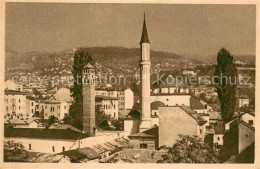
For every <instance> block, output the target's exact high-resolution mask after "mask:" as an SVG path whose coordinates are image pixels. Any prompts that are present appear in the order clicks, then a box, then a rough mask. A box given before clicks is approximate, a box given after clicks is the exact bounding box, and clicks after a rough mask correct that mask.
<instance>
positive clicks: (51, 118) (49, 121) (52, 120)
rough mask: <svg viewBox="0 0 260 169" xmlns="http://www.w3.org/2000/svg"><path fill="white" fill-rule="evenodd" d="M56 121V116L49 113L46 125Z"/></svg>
mask: <svg viewBox="0 0 260 169" xmlns="http://www.w3.org/2000/svg"><path fill="white" fill-rule="evenodd" d="M56 121H58V118H57V117H55V116H54V115H51V116H50V117H49V119H48V127H49V126H51V125H52V124H54V123H55V122H56Z"/></svg>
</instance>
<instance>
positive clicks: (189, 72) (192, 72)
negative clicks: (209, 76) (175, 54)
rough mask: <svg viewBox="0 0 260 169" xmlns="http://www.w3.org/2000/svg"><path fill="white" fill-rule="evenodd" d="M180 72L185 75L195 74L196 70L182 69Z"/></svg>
mask: <svg viewBox="0 0 260 169" xmlns="http://www.w3.org/2000/svg"><path fill="white" fill-rule="evenodd" d="M182 74H183V75H186V76H196V75H197V72H195V71H194V70H184V71H183V72H182Z"/></svg>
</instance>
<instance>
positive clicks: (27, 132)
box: [4, 127, 88, 140]
mask: <svg viewBox="0 0 260 169" xmlns="http://www.w3.org/2000/svg"><path fill="white" fill-rule="evenodd" d="M4 137H20V138H32V139H61V140H77V139H80V138H85V137H88V136H87V135H86V134H84V133H81V132H76V131H74V130H71V129H66V130H61V129H33V128H10V127H5V129H4Z"/></svg>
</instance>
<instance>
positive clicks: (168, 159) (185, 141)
mask: <svg viewBox="0 0 260 169" xmlns="http://www.w3.org/2000/svg"><path fill="white" fill-rule="evenodd" d="M164 149H167V150H168V153H167V154H165V155H162V160H159V161H157V162H158V163H217V162H219V161H218V156H217V154H216V153H215V152H214V151H213V150H212V149H211V148H210V147H209V146H208V145H205V144H204V143H203V142H202V140H201V138H200V137H199V136H189V135H179V139H178V140H177V142H176V143H175V144H174V145H173V147H164Z"/></svg>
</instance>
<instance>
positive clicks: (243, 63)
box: [234, 59, 246, 65]
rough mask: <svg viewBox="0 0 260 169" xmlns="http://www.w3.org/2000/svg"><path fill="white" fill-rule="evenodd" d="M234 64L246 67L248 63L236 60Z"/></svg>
mask: <svg viewBox="0 0 260 169" xmlns="http://www.w3.org/2000/svg"><path fill="white" fill-rule="evenodd" d="M234 64H236V65H246V62H245V60H238V59H237V60H234Z"/></svg>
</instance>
